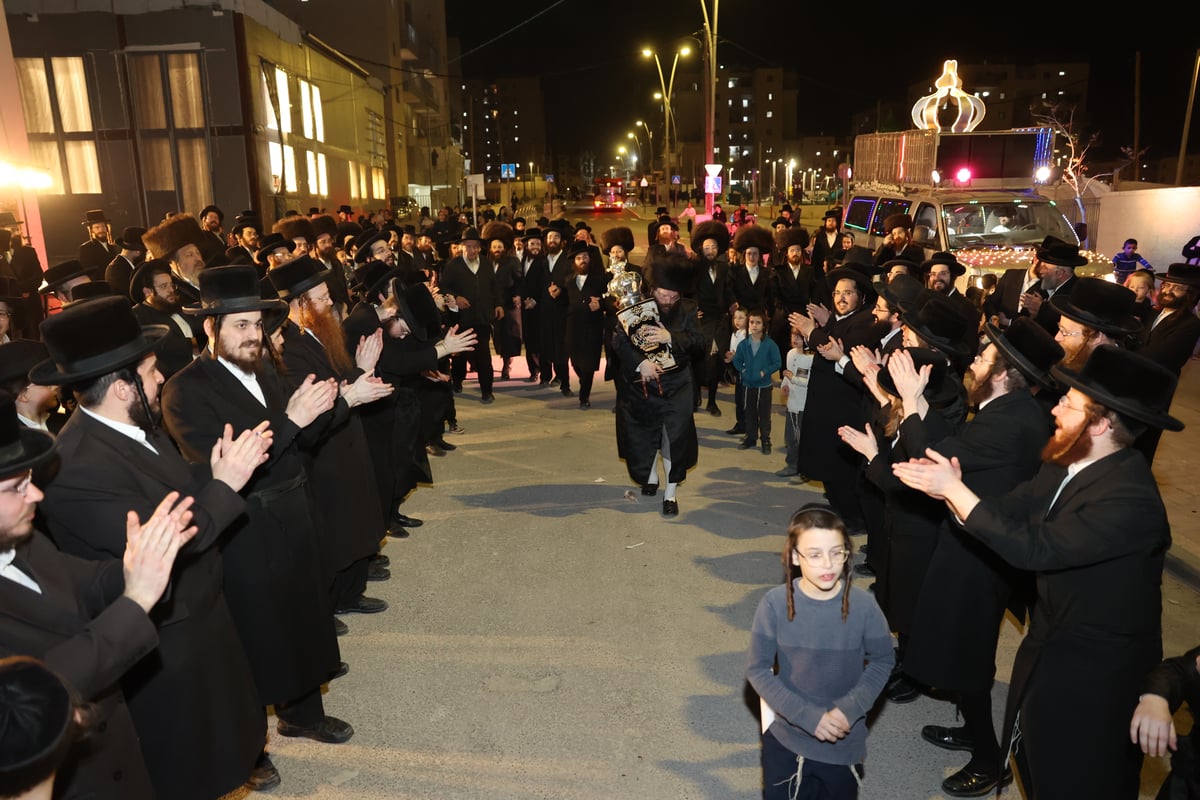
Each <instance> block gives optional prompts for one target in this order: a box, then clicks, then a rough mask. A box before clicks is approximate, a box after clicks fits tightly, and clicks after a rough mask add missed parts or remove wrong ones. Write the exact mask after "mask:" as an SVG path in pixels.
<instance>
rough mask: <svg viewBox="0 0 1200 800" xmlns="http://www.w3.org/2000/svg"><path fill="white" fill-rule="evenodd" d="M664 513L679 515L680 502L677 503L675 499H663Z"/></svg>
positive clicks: (669, 515)
mask: <svg viewBox="0 0 1200 800" xmlns="http://www.w3.org/2000/svg"><path fill="white" fill-rule="evenodd" d="M662 515H663V516H664V517H677V516H679V503H676V502H675V501H674V500H663V510H662Z"/></svg>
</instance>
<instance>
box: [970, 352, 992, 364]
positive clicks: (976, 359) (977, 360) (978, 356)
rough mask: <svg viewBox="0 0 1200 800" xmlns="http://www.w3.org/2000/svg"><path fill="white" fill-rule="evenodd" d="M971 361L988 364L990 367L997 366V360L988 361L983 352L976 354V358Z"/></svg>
mask: <svg viewBox="0 0 1200 800" xmlns="http://www.w3.org/2000/svg"><path fill="white" fill-rule="evenodd" d="M971 363H973V364H987V365H988V366H989V367H991V366H995V364H996V362H995V361H988V360H987V359H986V358H984V357H983V355H982V354H981V355H977V356H975V360H974V361H972V362H971Z"/></svg>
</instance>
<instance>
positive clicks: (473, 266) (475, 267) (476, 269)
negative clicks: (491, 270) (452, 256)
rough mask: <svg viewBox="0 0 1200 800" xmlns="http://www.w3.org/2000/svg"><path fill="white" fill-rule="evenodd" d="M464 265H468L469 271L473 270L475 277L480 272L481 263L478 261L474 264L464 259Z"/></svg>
mask: <svg viewBox="0 0 1200 800" xmlns="http://www.w3.org/2000/svg"><path fill="white" fill-rule="evenodd" d="M463 263H464V264H466V265H467V269H469V270H471V274H472V275H475V274H476V273H478V272H479V262H478V261H475V262H474V263H472V262H470V261H467V260H466V259H465V258H464V259H463Z"/></svg>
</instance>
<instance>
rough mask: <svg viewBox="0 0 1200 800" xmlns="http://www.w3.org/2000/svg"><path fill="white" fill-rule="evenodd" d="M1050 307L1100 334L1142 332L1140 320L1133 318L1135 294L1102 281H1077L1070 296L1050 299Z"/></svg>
mask: <svg viewBox="0 0 1200 800" xmlns="http://www.w3.org/2000/svg"><path fill="white" fill-rule="evenodd" d="M1050 305H1052V306H1054V308H1055V309H1056V310H1057V311H1058V313H1060V314H1062V315H1063V316H1064V317H1067V318H1068V319H1073V320H1075V321H1076V322H1078V323H1079V324H1080V325H1086V326H1087V327H1089V328H1093V329H1095V330H1098V331H1100V332H1101V333H1107V334H1109V335H1119V334H1123V333H1136V332H1138V331H1140V330H1141V329H1142V322H1141V320H1139V319H1138V318H1137V317H1135V316H1134V315H1133V312H1134V310H1135V309H1136V307H1137V295H1136V294H1134V293H1133V291H1132V290H1130V289H1126V288H1125V287H1124V286H1118V285H1117V284H1115V283H1109V282H1108V281H1106V280H1104V279H1103V278H1080V279H1079V280H1078V281H1076V282H1075V288H1074V289H1072V290H1071V293H1070V294H1068V295H1065V296H1064V295H1059V294H1056V295H1054V296H1053V297H1051V298H1050Z"/></svg>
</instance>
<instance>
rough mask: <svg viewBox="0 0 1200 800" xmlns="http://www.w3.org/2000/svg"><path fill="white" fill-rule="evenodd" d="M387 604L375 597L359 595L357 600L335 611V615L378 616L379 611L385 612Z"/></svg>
mask: <svg viewBox="0 0 1200 800" xmlns="http://www.w3.org/2000/svg"><path fill="white" fill-rule="evenodd" d="M387 609H388V604H387V601H386V600H380V599H379V598H377V597H367V596H366V595H359V598H358V599H357V600H355V601H354V602H353V603H351V604H350V605H348V606H345V607H344V608H338V609H335V610H334V612H333V613H335V614H378V613H379V612H380V611H387Z"/></svg>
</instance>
